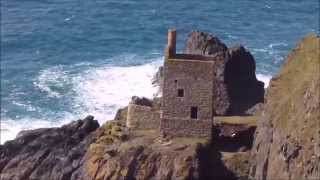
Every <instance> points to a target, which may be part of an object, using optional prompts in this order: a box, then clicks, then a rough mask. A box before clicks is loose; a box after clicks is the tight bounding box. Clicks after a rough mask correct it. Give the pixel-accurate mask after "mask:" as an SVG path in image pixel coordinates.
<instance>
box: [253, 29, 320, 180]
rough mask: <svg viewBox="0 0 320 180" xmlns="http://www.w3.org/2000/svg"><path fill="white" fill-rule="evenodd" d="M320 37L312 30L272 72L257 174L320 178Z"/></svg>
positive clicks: (262, 179)
mask: <svg viewBox="0 0 320 180" xmlns="http://www.w3.org/2000/svg"><path fill="white" fill-rule="evenodd" d="M319 109H320V38H319V37H317V36H316V35H315V34H310V35H308V36H307V37H305V38H304V39H302V40H301V41H300V42H299V43H298V45H297V46H296V48H294V49H293V50H292V52H291V53H290V54H289V55H288V57H287V59H286V60H285V63H284V65H283V67H282V68H281V70H280V73H279V74H278V75H276V76H275V77H273V78H272V80H271V82H270V85H269V88H268V90H267V95H266V104H265V106H264V110H263V113H262V117H261V119H260V120H259V123H258V127H257V134H256V138H255V142H254V146H253V150H252V159H253V161H252V162H251V163H252V164H251V172H250V175H251V177H252V178H253V179H257V180H269V179H270V180H272V179H287V180H290V179H292V180H293V179H320V163H319V162H320V131H319V129H320V111H319Z"/></svg>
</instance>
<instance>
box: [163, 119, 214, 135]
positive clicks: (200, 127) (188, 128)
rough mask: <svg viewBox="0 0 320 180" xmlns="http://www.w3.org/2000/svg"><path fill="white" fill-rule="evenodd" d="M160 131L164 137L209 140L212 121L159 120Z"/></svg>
mask: <svg viewBox="0 0 320 180" xmlns="http://www.w3.org/2000/svg"><path fill="white" fill-rule="evenodd" d="M160 129H161V130H160V131H161V133H162V134H164V135H166V136H172V137H201V138H207V139H210V138H211V133H212V120H182V119H161V123H160Z"/></svg>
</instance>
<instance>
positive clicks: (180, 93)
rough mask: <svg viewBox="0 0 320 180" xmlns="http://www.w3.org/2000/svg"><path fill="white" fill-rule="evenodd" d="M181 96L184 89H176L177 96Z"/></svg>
mask: <svg viewBox="0 0 320 180" xmlns="http://www.w3.org/2000/svg"><path fill="white" fill-rule="evenodd" d="M183 96H184V90H183V89H178V97H183Z"/></svg>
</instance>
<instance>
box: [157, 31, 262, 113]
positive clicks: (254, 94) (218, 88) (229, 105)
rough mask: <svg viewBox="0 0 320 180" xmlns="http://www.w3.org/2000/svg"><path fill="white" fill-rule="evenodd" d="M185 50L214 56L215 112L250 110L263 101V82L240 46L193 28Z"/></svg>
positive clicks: (159, 74) (160, 80) (159, 78)
mask: <svg viewBox="0 0 320 180" xmlns="http://www.w3.org/2000/svg"><path fill="white" fill-rule="evenodd" d="M184 53H186V54H193V55H206V56H209V57H212V59H215V61H214V63H215V65H214V76H215V77H214V104H213V107H214V111H215V114H216V115H245V114H252V112H250V110H252V109H253V107H254V106H255V105H256V104H257V103H263V101H264V83H263V82H261V81H258V80H257V78H256V75H255V70H256V65H255V60H254V58H253V56H252V55H251V53H250V52H249V51H248V50H247V49H245V48H244V47H243V46H234V47H231V48H229V49H228V47H227V46H226V45H225V44H224V43H223V42H221V41H220V40H219V39H218V38H217V37H214V36H212V35H210V34H208V33H205V32H200V31H192V32H191V33H190V34H189V35H188V38H187V40H186V43H185V49H184ZM215 57H222V58H215ZM162 71H163V68H162V67H160V68H159V71H158V72H157V73H156V75H155V77H154V80H153V83H154V84H158V85H159V86H160V89H161V88H162V84H163V72H162ZM160 92H161V91H160Z"/></svg>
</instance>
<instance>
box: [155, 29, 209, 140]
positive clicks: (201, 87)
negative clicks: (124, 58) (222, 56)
mask: <svg viewBox="0 0 320 180" xmlns="http://www.w3.org/2000/svg"><path fill="white" fill-rule="evenodd" d="M212 59H213V58H212V57H210V58H209V57H206V56H201V55H190V54H176V31H175V30H174V29H171V30H169V31H168V44H167V47H166V49H165V62H164V84H163V90H162V91H163V97H162V117H161V122H160V131H161V133H163V134H165V135H169V136H192V137H206V138H210V137H211V130H212V119H213V88H214V87H213V82H214V79H213V77H214V74H213V73H214V72H213V69H214V68H213V66H214V62H213V61H212Z"/></svg>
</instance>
